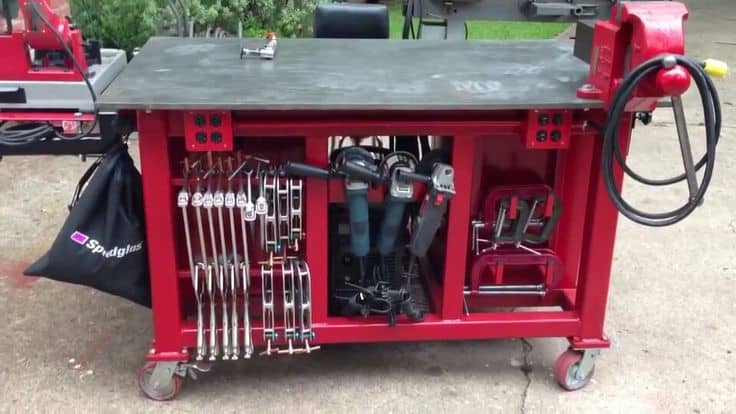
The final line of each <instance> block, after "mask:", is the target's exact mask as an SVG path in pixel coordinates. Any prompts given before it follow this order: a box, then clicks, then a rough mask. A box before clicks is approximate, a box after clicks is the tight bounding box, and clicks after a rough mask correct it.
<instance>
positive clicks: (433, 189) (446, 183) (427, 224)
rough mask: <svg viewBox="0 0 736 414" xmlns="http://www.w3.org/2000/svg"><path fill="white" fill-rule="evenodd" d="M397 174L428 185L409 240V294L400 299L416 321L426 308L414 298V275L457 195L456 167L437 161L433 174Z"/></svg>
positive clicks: (407, 282)
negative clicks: (452, 199) (448, 206)
mask: <svg viewBox="0 0 736 414" xmlns="http://www.w3.org/2000/svg"><path fill="white" fill-rule="evenodd" d="M398 174H399V176H400V177H402V178H403V179H405V180H410V181H415V182H423V183H425V184H426V185H428V187H429V189H428V191H427V193H426V194H425V196H424V201H422V205H421V207H420V208H419V214H418V215H417V217H416V218H415V219H414V226H413V228H412V233H411V239H410V241H409V252H410V253H411V257H410V258H409V265H408V267H407V269H408V270H407V277H406V282H405V286H404V288H403V289H404V290H405V294H406V295H407V297H406V298H404V300H403V301H402V302H401V310H402V312H403V313H405V314H407V315H408V316H409V318H411V319H412V320H415V321H416V320H421V319H422V318H423V316H424V312H423V311H422V310H421V309H418V308H417V307H416V306H415V304H414V303H413V301H411V279H412V278H413V277H415V276H414V275H415V273H416V265H417V260H418V259H420V258H423V257H425V256H426V255H427V251H428V250H429V246H430V245H431V244H432V241H433V240H434V238H435V235H436V234H437V230H439V228H440V225H441V223H442V217H443V216H444V215H445V212H446V211H447V205H448V203H449V201H450V199H451V198H452V196H454V195H455V170H453V168H452V167H451V166H449V165H447V164H442V163H436V164H434V166H433V167H432V175H431V176H430V177H427V176H424V175H420V174H414V173H407V172H401V171H399V172H398Z"/></svg>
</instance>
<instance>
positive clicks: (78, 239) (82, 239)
mask: <svg viewBox="0 0 736 414" xmlns="http://www.w3.org/2000/svg"><path fill="white" fill-rule="evenodd" d="M71 239H72V241H73V242H74V243H77V244H81V245H84V244H85V243H87V240H89V236H87V235H86V234H84V233H80V232H78V231H75V232H74V233H72V235H71Z"/></svg>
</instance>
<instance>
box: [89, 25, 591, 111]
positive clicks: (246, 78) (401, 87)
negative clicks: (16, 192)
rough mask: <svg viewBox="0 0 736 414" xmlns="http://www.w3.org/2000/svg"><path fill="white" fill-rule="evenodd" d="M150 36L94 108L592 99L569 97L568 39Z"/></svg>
mask: <svg viewBox="0 0 736 414" xmlns="http://www.w3.org/2000/svg"><path fill="white" fill-rule="evenodd" d="M263 42H264V41H263V40H261V39H247V40H240V39H191V38H190V39H183V38H152V39H150V40H149V41H148V43H146V45H145V46H144V47H143V48H142V50H141V52H140V53H139V54H138V55H137V56H136V57H135V58H134V59H133V60H132V61H131V62H130V64H129V65H128V66H127V68H126V69H125V70H124V71H123V73H122V74H121V75H120V76H119V77H118V78H117V79H116V80H115V81H114V82H113V83H112V85H111V86H110V87H109V88H108V89H107V90H106V91H105V93H104V94H103V95H102V96H101V97H100V99H99V101H98V105H99V107H100V108H101V109H193V108H197V109H215V108H217V109H234V110H301V111H323V110H362V111H366V110H441V111H447V110H449V111H452V110H468V109H474V110H478V109H480V110H489V109H528V108H545V107H547V108H554V107H558V108H580V107H600V105H601V103H600V102H599V101H587V100H582V99H579V98H577V97H576V95H575V92H576V89H577V88H578V87H580V86H581V85H583V84H584V83H585V80H586V77H587V74H588V65H587V64H586V63H584V62H582V61H580V60H578V59H576V58H575V57H574V56H573V54H572V46H571V44H570V43H569V42H562V41H555V40H542V41H452V40H437V41H431V40H423V41H409V40H357V39H281V40H279V46H278V52H277V55H276V58H275V60H273V61H268V60H261V59H259V58H248V59H245V60H241V59H240V55H239V51H240V47H241V45H244V46H246V47H258V46H261V45H262V44H263Z"/></svg>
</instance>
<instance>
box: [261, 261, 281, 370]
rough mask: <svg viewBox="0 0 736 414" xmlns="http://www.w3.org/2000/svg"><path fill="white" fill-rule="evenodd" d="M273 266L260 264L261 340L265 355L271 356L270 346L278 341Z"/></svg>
mask: <svg viewBox="0 0 736 414" xmlns="http://www.w3.org/2000/svg"><path fill="white" fill-rule="evenodd" d="M273 290H274V286H273V265H271V264H269V263H264V264H261V302H262V306H263V309H262V311H263V312H262V318H263V340H264V341H266V351H265V354H266V355H271V353H272V352H273V349H272V347H271V344H272V343H273V342H275V341H277V340H278V332H276V327H275V315H274V293H273Z"/></svg>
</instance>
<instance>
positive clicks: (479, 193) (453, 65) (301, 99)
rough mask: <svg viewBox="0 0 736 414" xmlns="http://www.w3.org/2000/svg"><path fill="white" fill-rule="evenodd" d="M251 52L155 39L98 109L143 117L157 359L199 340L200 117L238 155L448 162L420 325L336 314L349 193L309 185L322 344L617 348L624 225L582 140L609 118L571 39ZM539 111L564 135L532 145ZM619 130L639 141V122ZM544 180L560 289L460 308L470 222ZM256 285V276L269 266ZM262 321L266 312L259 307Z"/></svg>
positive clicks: (290, 45) (351, 43)
mask: <svg viewBox="0 0 736 414" xmlns="http://www.w3.org/2000/svg"><path fill="white" fill-rule="evenodd" d="M252 43H253V46H257V45H260V43H261V41H257V40H254V41H252ZM239 48H240V44H239V42H238V40H230V39H223V40H214V39H164V38H153V39H151V40H150V41H149V42H148V43H147V44H146V45H145V46H144V47H143V49H142V51H141V52H140V54H139V55H138V56H136V58H135V59H133V61H132V62H131V64H130V65H129V66H128V68H127V69H126V70H125V71H124V73H123V74H122V75H121V76H120V77H119V78H118V79H117V80H116V81H115V82H114V83H113V84H112V86H111V87H110V88H109V89H108V90H107V91H106V92H105V94H104V95H103V96H102V97H101V98H100V101H99V105H100V107H101V108H103V109H114V110H118V111H120V112H122V113H125V112H126V111H127V112H131V113H132V112H134V113H135V114H136V116H137V123H138V131H139V136H140V152H141V164H142V173H143V184H144V193H145V194H144V196H145V210H146V223H147V229H148V254H149V257H150V270H151V283H152V288H153V323H154V332H155V337H154V341H153V345H152V348H151V351H150V353H149V355H148V359H149V361H155V362H164V361H166V362H177V363H178V362H188V361H190V360H191V359H192V358H191V356H192V355H193V352H192V349H193V347H194V346H195V343H196V342H195V341H196V338H195V337H196V323H195V322H194V320H193V305H192V302H193V295H192V293H191V290H192V284H191V282H190V281H189V278H190V274H189V270H188V269H187V265H186V255H185V254H184V248H183V242H182V239H183V236H182V228H181V227H182V226H181V223H180V220H179V218H180V216H179V211H178V209H177V208H176V194H177V191H178V190H179V188H180V187H181V185H182V184H183V181H182V179H181V175H180V172H179V171H180V169H181V166H180V165H179V162H180V161H181V160H182V159H183V158H184V156H185V146H184V142H185V139H184V136H185V128H184V119H185V117H186V116H187V115H186V113H187V111H195V112H196V111H205V110H215V111H221V112H222V113H226V114H228V115H229V116H231V117H232V119H231V122H232V125H231V131H232V133H233V134H234V136H235V140H234V144H233V145H234V147H235V148H236V149H239V150H243V151H245V152H246V153H259V154H263V155H265V156H267V157H269V158H270V159H272V160H277V161H278V162H284V161H286V160H294V161H303V162H307V163H310V164H314V165H318V166H323V167H327V166H328V142H329V139H330V137H333V136H346V135H350V136H385V135H402V136H406V135H410V136H415V135H429V136H433V137H435V145H436V146H439V147H443V148H447V149H448V150H449V152H450V153H451V160H450V163H451V164H452V166H453V167H454V168H455V186H456V195H455V196H454V198H452V200H451V202H450V206H449V211H448V214H447V219H446V233H442V236H441V240H440V245H441V246H440V249H439V251H440V252H439V253H435V255H434V257H433V258H432V263H433V264H434V266H430V267H431V268H432V269H436V271H435V273H437V274H436V275H434V276H436V277H427V278H426V279H427V282H426V287H427V292H428V296H429V299H430V303H431V312H430V313H429V314H428V315H426V316H425V318H424V321H422V322H410V321H408V320H407V319H405V317H403V316H401V317H400V318H399V321H398V324H397V326H395V327H389V326H387V324H386V321H385V318H383V317H379V316H370V317H367V318H363V317H345V316H337V315H332V314H330V313H329V312H328V279H327V278H328V251H329V249H328V238H327V236H326V234H325V230H326V229H327V228H328V206H329V205H330V204H331V203H340V202H343V201H344V196H343V194H342V188H341V186H340V185H339V183H332V182H327V181H325V180H321V179H316V178H307V179H306V180H305V203H304V205H305V210H306V212H305V214H306V216H305V224H304V227H305V234H306V236H305V240H304V243H305V246H304V248H303V249H302V251H303V252H306V254H305V259H306V261H307V262H308V264H309V267H310V268H311V274H312V297H311V302H312V308H313V330H314V332H315V333H316V337H315V339H314V341H313V343H314V344H330V343H355V342H381V341H428V340H463V339H489V338H509V337H512V338H513V337H564V338H568V339H569V341H570V344H571V346H572V347H573V348H574V349H600V348H606V347H608V346H609V338H608V337H607V336H606V335H605V333H604V332H603V325H604V315H605V309H606V298H607V295H608V289H609V279H610V275H611V263H612V255H613V247H614V240H615V234H616V221H617V217H618V212H617V211H616V209H615V208H614V206H613V205H612V204H611V202H610V201H609V199H608V195H607V193H606V189H605V188H604V184H603V182H602V179H601V170H600V163H601V149H602V141H601V139H600V136H599V133H598V132H597V131H596V129H593V128H590V127H586V125H587V124H586V121H595V122H596V123H598V124H599V125H600V124H602V123H603V119H604V115H605V114H604V111H603V109H602V103H601V102H600V101H593V100H591V101H587V100H582V99H579V98H578V97H577V96H576V91H577V89H578V88H579V87H580V86H581V85H583V84H584V83H585V82H586V79H587V75H588V65H587V64H585V63H583V62H581V61H578V60H577V59H576V58H574V57H573V55H572V52H571V48H570V47H569V45H568V44H566V43H564V42H557V41H523V42H493V41H482V42H480V41H479V42H462V41H461V42H455V41H437V42H434V41H421V42H411V41H382V40H319V39H294V40H281V41H280V44H279V50H278V54H277V56H276V59H275V60H273V61H266V60H258V59H256V60H242V61H241V60H239V57H238V53H239ZM540 114H541V115H545V114H546V115H555V114H560V115H561V117H562V118H561V120H560V121H559V122H561V125H560V128H561V129H562V130H563V136H562V137H561V139H560V140H558V141H555V142H551V141H547V142H546V143H545V144H544V145H537V144H539V142H540V141H538V140H535V137H536V136H537V133H538V131H539V129H540V128H541V129H545V128H546V129H549V128H552V127H548V126H544V125H540V124H539V123H538V118H539V115H540ZM556 122H557V121H556ZM621 125H622V127H621V129H620V131H621V134H622V137H621V139H622V142H623V143H624V145H627V144H628V139H629V134H630V131H631V128H630V126H631V117H630V116H627V117H625V119H623V120H622V121H621ZM555 128H556V127H555ZM226 139H227V138H226ZM535 143H536V144H535ZM535 145H537V146H535ZM617 180H618V182H619V184H620V180H621V172H620V171H618V173H617ZM531 184H544V185H547V186H549V187H550V188H552V189H553V190H554V192H555V194H557V196H558V197H559V199H560V200H561V202H562V204H563V205H564V212H563V214H562V216H561V218H560V221H559V224H558V226H557V229H556V231H555V233H554V235H553V237H552V239H551V240H550V242H549V243H548V245H547V247H548V248H549V249H550V250H551V251H553V252H555V253H556V255H557V257H559V259H560V261H561V263H562V265H563V269H562V276H561V280H560V282H559V283H558V284H557V285H556V286H555V287H554V288H552V289H549V290H548V291H547V292H546V294H544V295H541V296H515V295H509V296H469V297H468V303H467V306H468V307H469V309H470V310H471V312H465V311H464V301H463V297H464V296H463V291H464V287H465V286H466V284H467V283H468V282H467V281H468V278H469V275H470V268H471V266H472V262H473V260H474V256H473V254H472V252H471V250H472V249H471V221H472V219H473V218H475V217H477V216H478V214H479V212H480V211H481V209H482V204H483V200H484V197H485V196H486V194H487V193H488V191H489V190H490V189H492V188H494V187H498V186H510V185H531ZM443 247H444V248H443ZM425 270H427V273H432V272H429V271H428V269H425ZM251 275H252V276H251V277H253V278H254V280H258V279H259V271H258V269H255V268H254V270H253V272H252V273H251ZM254 285H256V286H259V283H258V282H256V283H254ZM489 307H492V308H494V309H493V310H488V308H489ZM514 307H539V308H540V309H536V310H535V311H513V309H512V308H514ZM251 308H252V310H253V312H254V314H256V315H257V314H258V311H259V310H258V308H259V301H257V300H254V301H252V303H251ZM499 309H500V310H499ZM253 319H254V321H253V338H254V340H255V342H256V345H258V346H261V345H263V338H262V335H261V329H262V325H261V323H260V320H259V318H257V317H256V318H253ZM240 329H241V330H242V327H241V328H240ZM576 355H577V354H576ZM595 355H596V354H591V356H592V357H594V356H595ZM565 358H567V359H569V358H570V354H569V353H567V354H564V355H563V361H562V362H563V363H567V364H568V365H569V364H571V363H575V362H578V361H579V357H577V358H573V360H572V361H568V360H566V359H565ZM171 370H172V371H173V370H174V368H171Z"/></svg>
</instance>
